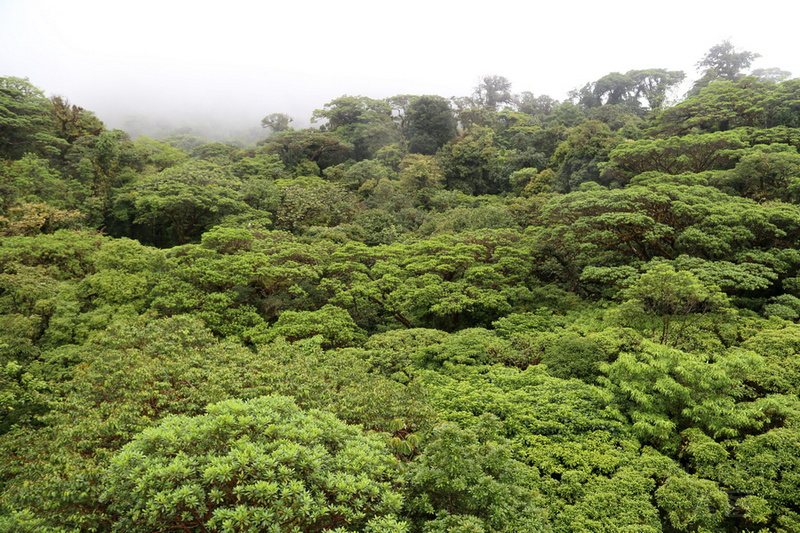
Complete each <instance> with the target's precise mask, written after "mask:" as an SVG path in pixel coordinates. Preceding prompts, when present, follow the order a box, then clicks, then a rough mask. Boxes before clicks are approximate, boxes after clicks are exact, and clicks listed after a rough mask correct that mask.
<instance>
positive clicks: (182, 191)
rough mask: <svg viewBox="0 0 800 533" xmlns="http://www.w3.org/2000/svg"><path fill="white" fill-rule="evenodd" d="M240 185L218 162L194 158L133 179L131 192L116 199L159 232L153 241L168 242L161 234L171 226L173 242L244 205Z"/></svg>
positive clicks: (136, 220) (152, 232) (154, 232)
mask: <svg viewBox="0 0 800 533" xmlns="http://www.w3.org/2000/svg"><path fill="white" fill-rule="evenodd" d="M240 188H241V182H240V181H239V180H238V179H236V178H234V177H232V176H230V175H228V174H227V172H225V171H224V170H223V169H222V168H221V167H219V166H218V165H216V164H214V163H210V162H207V161H197V160H194V161H189V162H186V163H183V164H181V165H178V166H174V167H170V168H167V169H165V170H163V171H161V172H159V173H158V174H156V175H154V176H147V177H145V178H144V179H142V180H141V181H139V182H138V183H134V185H133V186H132V189H131V193H132V194H130V195H129V196H127V197H122V198H120V199H118V202H119V201H121V200H127V201H129V202H131V203H132V207H133V222H134V223H135V224H140V225H143V226H145V227H146V228H147V229H148V230H149V231H148V233H149V234H150V235H152V236H159V237H157V238H156V240H157V241H160V242H164V241H166V242H170V241H171V239H170V238H169V237H165V236H164V234H165V233H167V235H168V234H169V230H171V232H172V233H173V235H174V240H175V242H177V243H178V244H185V243H186V242H188V241H189V240H190V239H192V238H194V237H196V236H198V235H199V234H200V233H201V232H202V231H203V230H205V229H208V228H210V227H211V226H212V225H213V224H214V223H215V222H217V221H219V220H220V219H221V218H222V217H223V216H224V215H226V214H231V213H240V212H243V211H246V210H247V209H248V206H247V204H245V203H244V202H243V201H242V194H241V192H240ZM165 226H166V227H165ZM165 230H167V231H165ZM151 238H153V237H151Z"/></svg>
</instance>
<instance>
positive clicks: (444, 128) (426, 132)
mask: <svg viewBox="0 0 800 533" xmlns="http://www.w3.org/2000/svg"><path fill="white" fill-rule="evenodd" d="M403 134H404V136H405V138H406V140H407V141H408V151H409V152H410V153H416V154H425V155H433V154H435V153H436V151H437V150H438V149H439V148H441V147H442V146H444V144H445V143H447V142H449V141H451V140H452V139H454V138H455V136H456V119H455V115H454V113H453V109H452V108H451V107H450V103H449V102H448V101H447V100H445V99H444V98H442V97H441V96H419V97H416V98H414V99H413V100H411V102H410V103H409V105H408V109H407V112H406V116H405V127H404V128H403Z"/></svg>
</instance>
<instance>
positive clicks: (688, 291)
mask: <svg viewBox="0 0 800 533" xmlns="http://www.w3.org/2000/svg"><path fill="white" fill-rule="evenodd" d="M622 297H623V298H626V299H627V302H626V303H625V304H624V305H623V306H622V308H621V309H620V313H621V315H622V316H623V317H624V320H625V321H626V322H625V325H632V326H634V327H638V328H639V329H643V330H644V331H645V332H646V333H649V334H650V335H651V337H652V338H653V340H655V341H656V342H660V343H662V344H669V345H671V346H675V345H677V344H680V343H681V342H683V341H685V340H686V339H687V338H688V337H689V336H691V335H692V334H696V332H697V330H698V329H699V328H701V327H702V326H705V324H704V322H705V321H708V320H709V319H712V318H713V317H714V315H715V314H716V313H717V312H719V311H721V310H723V309H724V308H725V307H727V306H728V305H729V304H728V299H727V297H726V296H725V295H724V294H723V293H722V292H721V291H720V290H719V288H718V287H714V286H706V285H704V284H703V283H701V282H700V280H698V279H697V278H696V277H695V276H694V275H693V274H691V273H690V272H686V271H677V272H676V271H675V270H674V269H673V268H672V267H671V266H669V265H657V266H656V267H655V268H654V269H652V270H650V271H649V272H646V273H645V274H642V276H641V277H640V278H639V279H638V280H637V281H636V282H635V283H634V284H633V285H632V286H631V287H630V288H629V289H626V290H625V291H623V293H622Z"/></svg>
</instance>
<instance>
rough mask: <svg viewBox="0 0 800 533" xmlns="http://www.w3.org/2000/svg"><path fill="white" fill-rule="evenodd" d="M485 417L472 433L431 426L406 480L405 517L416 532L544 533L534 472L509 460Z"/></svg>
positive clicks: (509, 453) (492, 422) (508, 452)
mask: <svg viewBox="0 0 800 533" xmlns="http://www.w3.org/2000/svg"><path fill="white" fill-rule="evenodd" d="M496 423H497V422H496V420H493V419H492V418H490V417H486V419H485V420H483V421H482V423H481V424H480V425H478V426H476V427H475V428H470V429H461V428H459V427H458V426H457V425H456V424H452V423H451V424H444V425H441V426H438V427H436V428H435V429H434V430H433V432H432V433H431V436H430V437H429V438H428V440H427V442H426V444H425V446H424V449H423V453H422V454H421V455H420V456H419V457H417V459H416V460H415V461H414V462H412V463H411V464H410V465H409V467H408V471H407V473H406V476H405V481H406V484H407V488H406V489H405V490H406V491H407V492H408V494H409V495H408V503H407V504H406V507H407V511H406V514H408V515H410V517H411V520H412V522H413V523H416V524H417V527H418V528H419V530H420V531H425V532H430V533H433V532H437V533H438V532H445V531H447V532H450V531H455V532H459V533H468V532H473V531H497V532H512V531H513V532H518V531H519V532H534V531H537V532H538V531H548V530H549V529H550V528H549V525H548V520H547V514H546V512H544V510H543V508H542V507H541V506H542V504H543V502H542V498H541V496H540V495H539V494H538V493H537V490H536V481H537V477H538V476H537V473H536V470H535V469H533V468H530V467H528V466H526V465H524V464H523V463H521V462H519V461H517V460H515V459H514V457H513V453H512V451H511V448H510V446H509V444H508V442H507V441H506V440H505V439H502V438H498V437H497V436H496V435H495V434H494V431H493V429H494V428H493V426H495V425H496Z"/></svg>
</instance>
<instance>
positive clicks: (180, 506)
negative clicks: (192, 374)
mask: <svg viewBox="0 0 800 533" xmlns="http://www.w3.org/2000/svg"><path fill="white" fill-rule="evenodd" d="M398 478H399V469H398V461H397V460H396V459H395V458H394V456H393V455H392V454H391V453H390V451H389V450H388V448H387V447H386V446H385V444H384V442H383V441H382V439H380V438H379V437H377V436H373V435H365V434H363V433H362V431H361V429H360V428H356V427H352V426H347V425H346V424H344V423H343V422H341V421H339V420H337V419H336V417H334V416H333V415H332V414H330V413H326V412H323V411H316V410H311V411H308V412H304V411H302V410H300V408H298V407H297V406H296V405H295V404H294V403H293V402H292V400H291V399H289V398H286V397H281V396H263V397H260V398H256V399H253V400H250V401H241V400H229V401H226V402H221V403H217V404H212V405H209V406H208V408H207V414H205V415H201V416H197V417H194V418H191V417H187V416H176V417H172V418H168V419H166V420H164V421H163V422H162V423H161V424H159V425H158V426H156V427H153V428H151V429H148V430H145V431H144V432H142V433H141V434H140V435H138V436H137V437H136V438H134V440H133V441H132V442H131V443H130V444H128V445H127V446H125V447H124V448H123V449H122V450H121V451H120V452H119V453H118V454H117V455H116V456H115V457H114V458H113V459H112V461H111V465H110V467H109V469H108V473H107V478H106V481H105V483H104V485H105V492H104V494H103V496H102V498H103V500H104V501H107V502H108V504H109V510H110V512H111V513H112V516H114V520H113V521H114V526H113V527H114V529H115V530H124V531H134V532H137V531H138V532H142V533H145V532H149V531H153V530H154V528H157V529H161V528H164V527H169V528H174V529H194V528H198V527H200V528H202V529H203V530H205V531H220V532H221V531H232V530H236V531H251V532H255V531H262V530H263V528H265V527H271V528H273V529H275V530H276V531H277V530H280V531H287V532H296V533H300V532H312V531H320V532H321V531H328V530H331V529H333V528H340V527H346V528H347V529H348V530H349V531H369V528H370V527H371V524H370V523H372V524H375V523H376V522H377V519H378V518H381V517H383V518H384V519H392V518H394V517H395V516H396V514H397V513H398V511H399V510H400V506H401V504H402V496H401V495H400V494H399V493H397V492H396V491H395V489H394V485H395V484H396V483H397V481H398ZM393 522H394V524H395V525H396V526H397V521H396V520H394V521H393Z"/></svg>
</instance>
